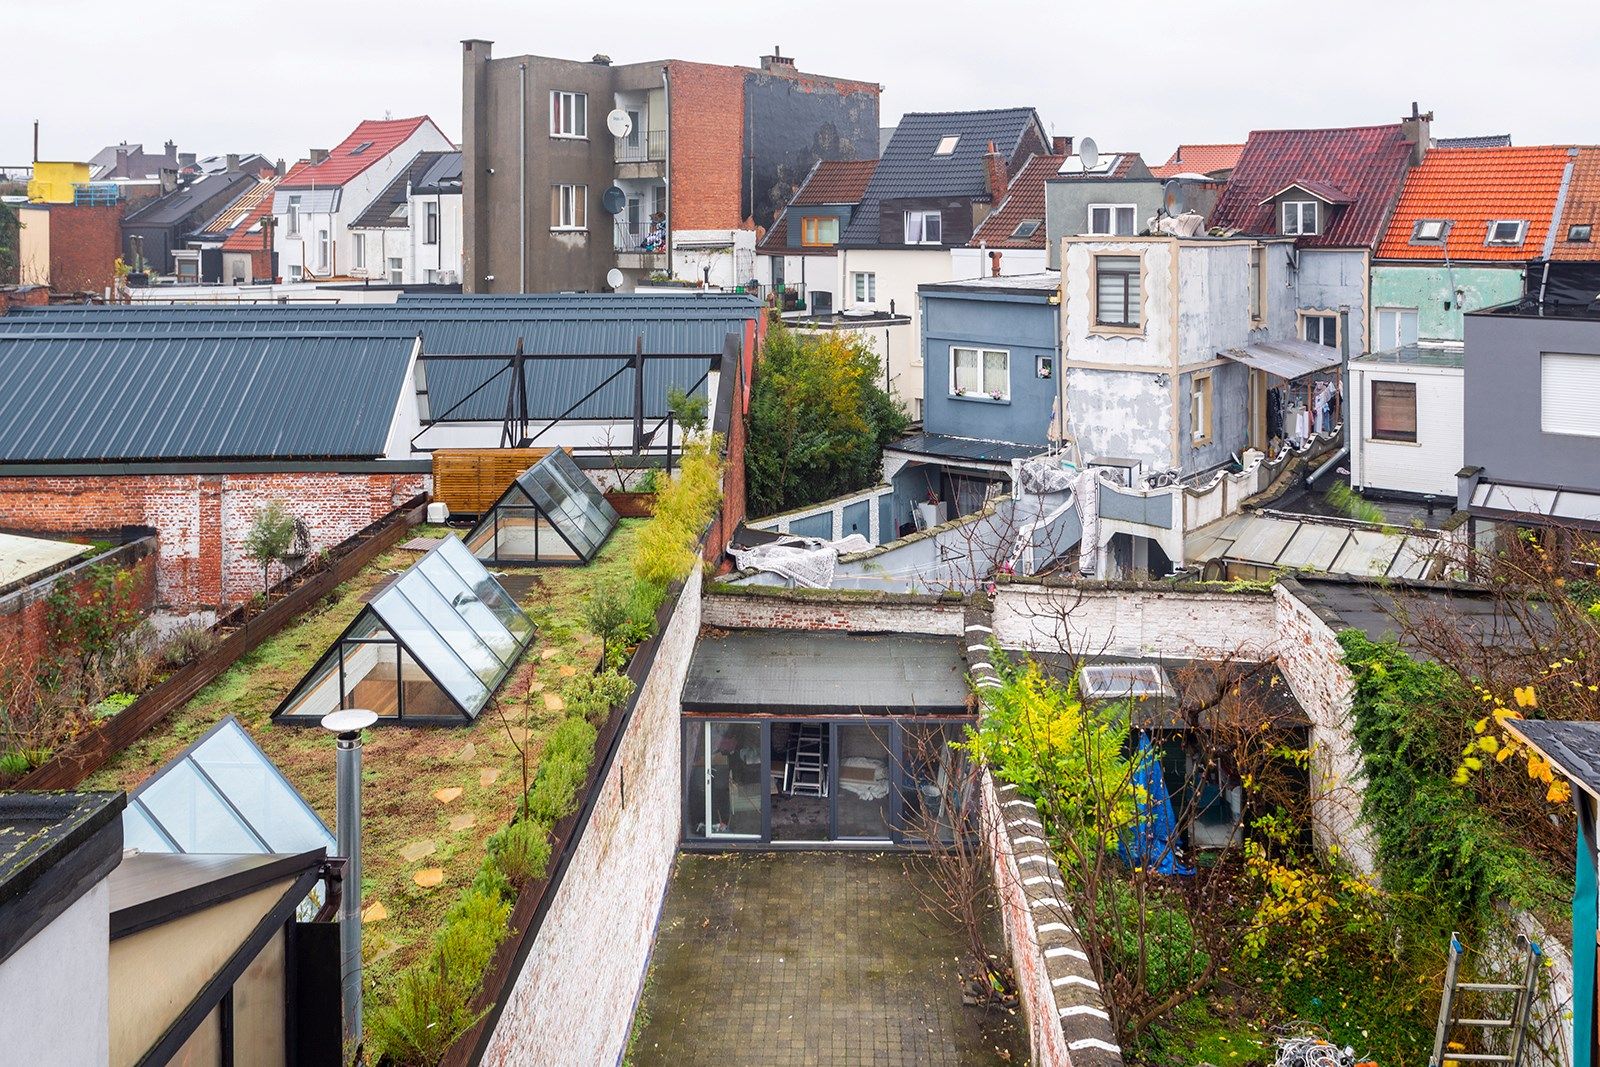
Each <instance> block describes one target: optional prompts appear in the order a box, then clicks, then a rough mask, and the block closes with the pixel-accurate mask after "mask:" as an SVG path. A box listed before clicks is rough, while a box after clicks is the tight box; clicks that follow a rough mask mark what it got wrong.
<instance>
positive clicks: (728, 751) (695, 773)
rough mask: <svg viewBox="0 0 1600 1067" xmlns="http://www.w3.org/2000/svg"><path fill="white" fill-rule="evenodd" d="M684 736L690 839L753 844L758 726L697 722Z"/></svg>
mask: <svg viewBox="0 0 1600 1067" xmlns="http://www.w3.org/2000/svg"><path fill="white" fill-rule="evenodd" d="M685 733H686V737H685V748H686V749H687V750H688V751H687V752H686V753H685V755H686V756H687V759H686V760H685V765H686V766H687V768H688V776H687V783H686V784H687V786H688V789H687V795H686V797H685V798H684V799H685V806H686V815H687V818H686V820H685V821H686V823H687V828H688V831H689V833H690V835H691V836H693V837H705V838H710V839H718V838H746V839H756V840H759V839H760V838H761V836H762V823H763V814H764V812H763V800H764V793H765V791H764V789H763V783H764V782H765V781H766V767H765V760H764V759H763V751H762V743H761V723H760V722H759V721H743V722H701V723H696V724H693V725H692V727H691V728H690V729H689V730H687V731H686V732H685Z"/></svg>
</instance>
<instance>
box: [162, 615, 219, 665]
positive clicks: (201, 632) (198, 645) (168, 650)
mask: <svg viewBox="0 0 1600 1067" xmlns="http://www.w3.org/2000/svg"><path fill="white" fill-rule="evenodd" d="M216 647H217V635H216V633H215V632H214V631H213V630H212V629H211V627H209V626H205V625H202V624H201V623H198V622H182V623H179V624H178V625H177V626H175V627H173V628H172V630H171V631H170V632H169V633H168V634H167V639H166V641H164V642H163V643H162V646H161V653H162V656H163V657H164V658H165V659H166V661H167V666H169V667H182V666H183V665H184V664H186V663H192V662H193V661H195V660H197V659H199V658H200V657H201V656H203V655H205V654H206V653H207V652H210V651H211V650H212V649H213V648H216Z"/></svg>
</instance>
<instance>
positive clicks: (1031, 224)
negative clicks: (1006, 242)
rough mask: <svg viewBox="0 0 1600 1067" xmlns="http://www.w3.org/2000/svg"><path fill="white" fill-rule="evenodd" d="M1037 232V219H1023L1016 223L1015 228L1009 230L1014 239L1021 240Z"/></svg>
mask: <svg viewBox="0 0 1600 1067" xmlns="http://www.w3.org/2000/svg"><path fill="white" fill-rule="evenodd" d="M1038 232H1039V220H1038V219H1023V220H1022V221H1021V222H1019V223H1017V228H1016V229H1014V230H1012V231H1011V236H1012V238H1014V239H1016V240H1022V239H1024V238H1028V237H1032V236H1033V235H1034V234H1036V233H1038Z"/></svg>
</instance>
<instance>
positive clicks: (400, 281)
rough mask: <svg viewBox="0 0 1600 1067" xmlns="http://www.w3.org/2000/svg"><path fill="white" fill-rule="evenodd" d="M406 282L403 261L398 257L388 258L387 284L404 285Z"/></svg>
mask: <svg viewBox="0 0 1600 1067" xmlns="http://www.w3.org/2000/svg"><path fill="white" fill-rule="evenodd" d="M405 280H406V266H405V260H403V259H401V258H400V257H399V256H390V257H389V284H390V285H404V284H405Z"/></svg>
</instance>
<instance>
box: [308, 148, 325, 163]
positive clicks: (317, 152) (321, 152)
mask: <svg viewBox="0 0 1600 1067" xmlns="http://www.w3.org/2000/svg"><path fill="white" fill-rule="evenodd" d="M310 152H311V165H312V166H313V167H314V166H316V165H317V164H318V163H321V162H322V161H323V160H324V159H327V158H328V150H327V149H326V148H313V149H311V150H310Z"/></svg>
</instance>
